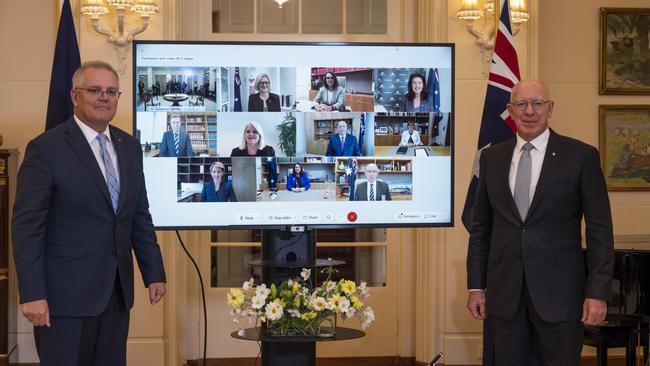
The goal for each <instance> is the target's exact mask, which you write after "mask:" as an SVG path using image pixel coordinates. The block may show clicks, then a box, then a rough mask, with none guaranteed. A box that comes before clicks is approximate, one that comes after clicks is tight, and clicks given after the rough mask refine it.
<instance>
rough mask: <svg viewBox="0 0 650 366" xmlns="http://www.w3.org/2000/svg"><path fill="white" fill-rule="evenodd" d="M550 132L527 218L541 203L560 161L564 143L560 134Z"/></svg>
mask: <svg viewBox="0 0 650 366" xmlns="http://www.w3.org/2000/svg"><path fill="white" fill-rule="evenodd" d="M550 133H551V135H550V136H549V138H548V145H547V146H546V153H545V154H544V162H543V163H542V170H541V172H540V173H539V180H538V181H537V187H536V188H535V194H534V195H533V201H532V202H531V204H530V209H529V210H528V214H527V215H526V218H529V217H530V216H531V214H532V213H533V211H535V208H537V206H539V203H540V202H541V200H542V197H543V196H544V189H545V188H546V187H547V186H548V182H549V181H550V180H551V178H552V177H553V173H555V169H556V168H557V165H558V163H559V161H560V155H561V145H562V144H561V142H560V141H559V138H558V135H557V134H556V133H555V132H554V131H553V130H550Z"/></svg>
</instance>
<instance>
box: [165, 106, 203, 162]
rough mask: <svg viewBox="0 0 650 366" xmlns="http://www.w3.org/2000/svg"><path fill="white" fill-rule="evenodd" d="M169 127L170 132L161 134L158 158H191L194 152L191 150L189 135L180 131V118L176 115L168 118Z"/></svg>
mask: <svg viewBox="0 0 650 366" xmlns="http://www.w3.org/2000/svg"><path fill="white" fill-rule="evenodd" d="M169 126H171V128H172V130H171V131H166V132H165V133H164V134H163V137H162V142H161V143H160V154H159V156H162V157H176V156H193V155H194V151H193V150H192V141H190V135H188V134H187V132H184V131H181V116H180V115H178V114H172V115H171V116H169Z"/></svg>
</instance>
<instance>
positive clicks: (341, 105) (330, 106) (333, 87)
mask: <svg viewBox="0 0 650 366" xmlns="http://www.w3.org/2000/svg"><path fill="white" fill-rule="evenodd" d="M314 102H316V103H317V104H316V105H315V106H314V107H313V108H314V109H315V110H316V111H318V112H331V111H340V110H344V109H345V91H344V90H343V87H341V86H339V81H338V79H337V78H336V75H335V74H334V73H333V72H328V73H326V74H325V84H324V85H323V86H321V87H320V89H319V90H318V95H316V98H314Z"/></svg>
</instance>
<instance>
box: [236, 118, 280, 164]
mask: <svg viewBox="0 0 650 366" xmlns="http://www.w3.org/2000/svg"><path fill="white" fill-rule="evenodd" d="M230 156H231V157H232V156H275V150H274V149H273V147H271V146H267V145H265V144H264V131H262V126H260V125H259V123H257V122H254V121H250V122H248V123H247V124H246V126H244V134H243V136H242V139H241V143H240V144H239V146H238V147H236V148H234V149H232V152H231V153H230Z"/></svg>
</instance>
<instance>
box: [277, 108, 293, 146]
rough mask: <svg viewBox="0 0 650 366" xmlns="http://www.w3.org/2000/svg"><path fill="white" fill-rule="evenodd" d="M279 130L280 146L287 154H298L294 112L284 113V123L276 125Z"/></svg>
mask: <svg viewBox="0 0 650 366" xmlns="http://www.w3.org/2000/svg"><path fill="white" fill-rule="evenodd" d="M275 131H276V132H278V138H279V142H278V147H279V148H280V149H281V150H282V151H284V154H285V155H287V156H294V155H296V117H295V116H294V114H293V113H292V112H287V113H286V114H285V115H284V119H283V120H282V123H280V124H279V125H277V126H276V127H275Z"/></svg>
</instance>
